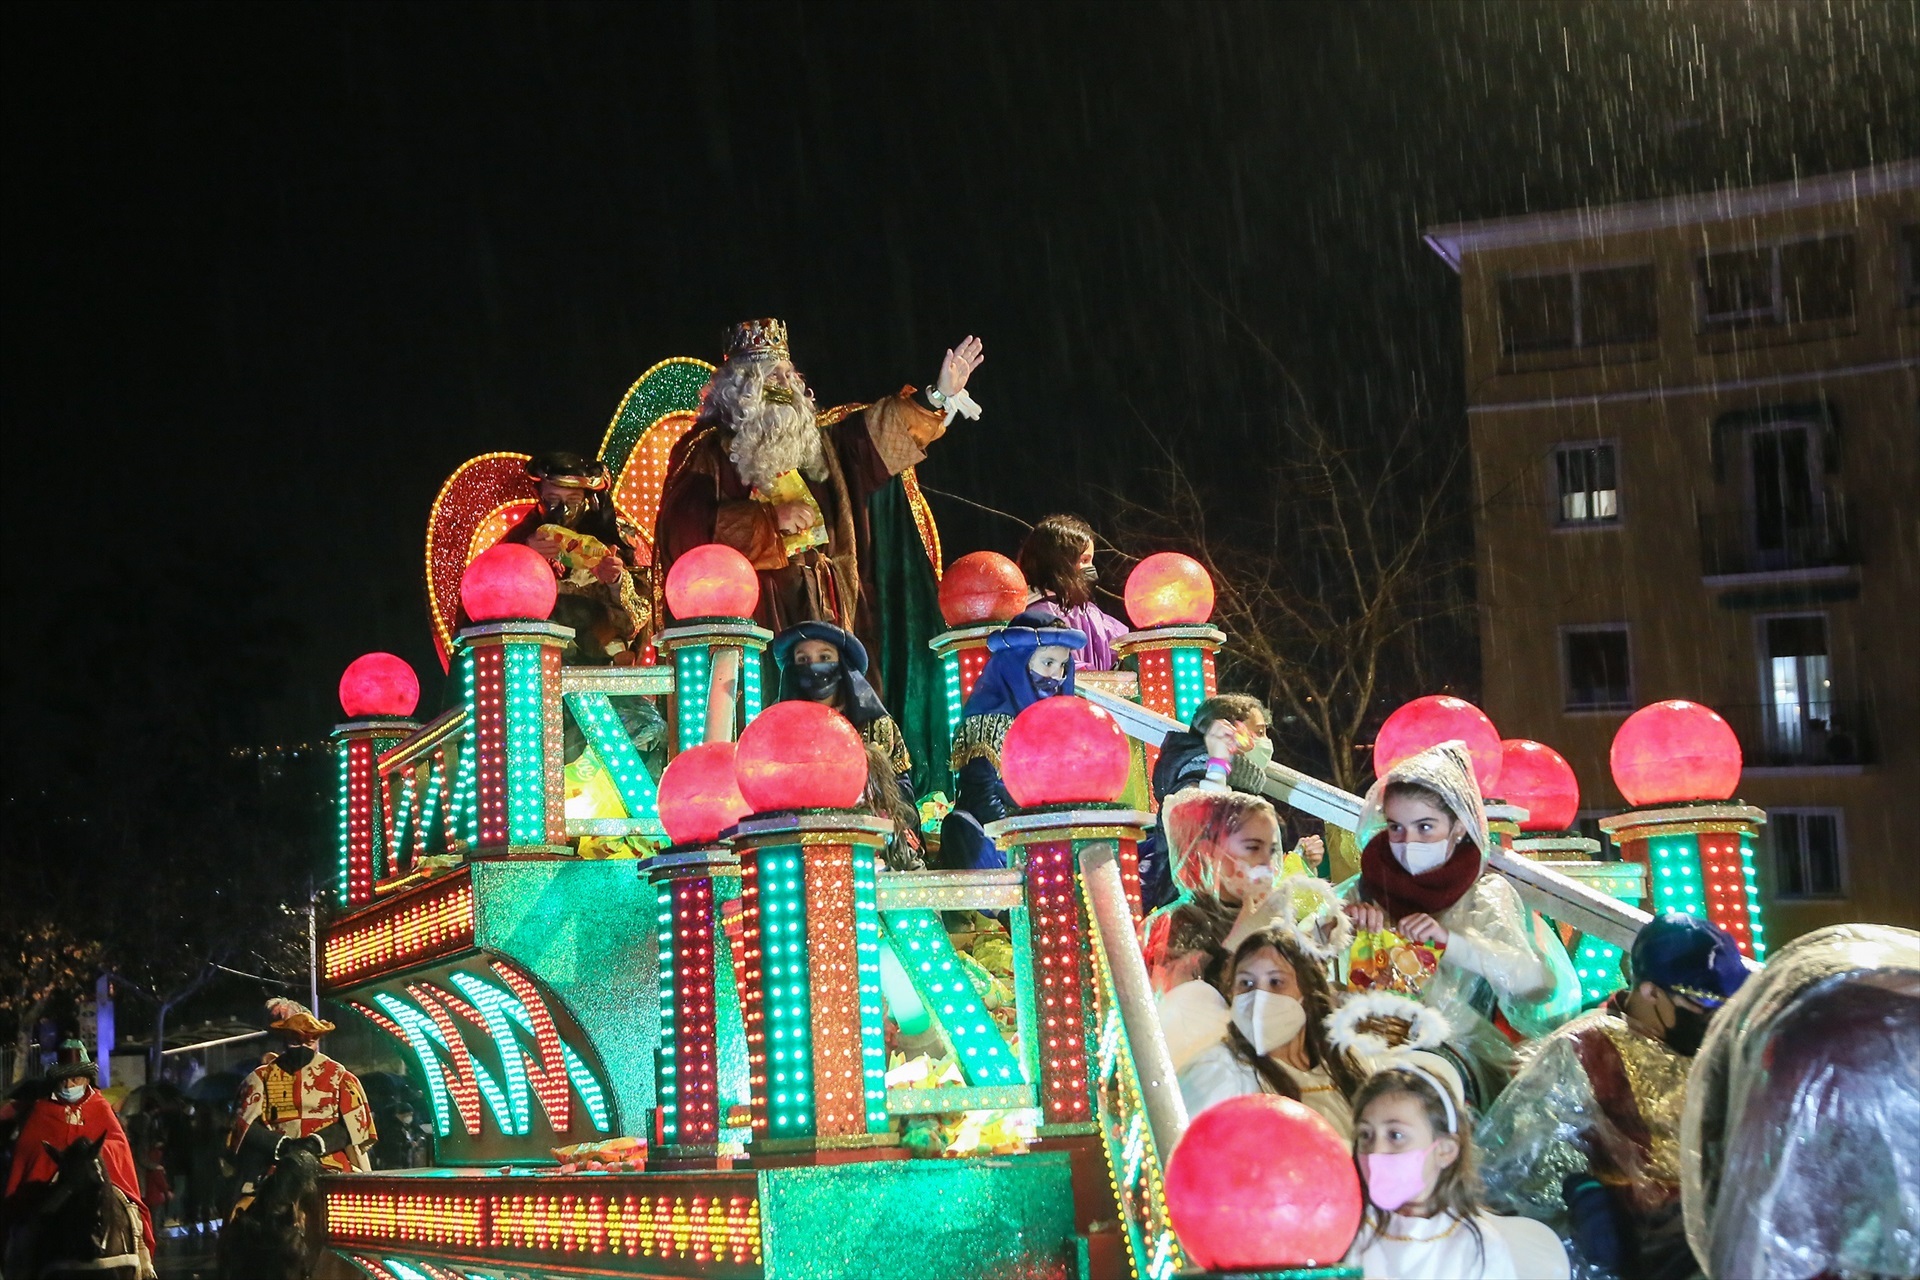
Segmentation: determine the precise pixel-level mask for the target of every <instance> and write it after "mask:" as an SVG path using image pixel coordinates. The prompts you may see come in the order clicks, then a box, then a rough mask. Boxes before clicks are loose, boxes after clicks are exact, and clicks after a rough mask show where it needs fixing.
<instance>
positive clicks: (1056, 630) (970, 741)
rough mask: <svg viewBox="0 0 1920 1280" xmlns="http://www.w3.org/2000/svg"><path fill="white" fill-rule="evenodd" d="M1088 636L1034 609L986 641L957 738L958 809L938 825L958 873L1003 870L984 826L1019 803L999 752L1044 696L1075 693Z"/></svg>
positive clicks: (943, 854) (948, 860) (943, 848)
mask: <svg viewBox="0 0 1920 1280" xmlns="http://www.w3.org/2000/svg"><path fill="white" fill-rule="evenodd" d="M1086 647H1087V636H1086V633H1085V632H1084V631H1076V630H1074V629H1073V628H1071V627H1067V626H1064V625H1062V624H1061V622H1060V620H1059V619H1058V618H1055V617H1053V616H1052V615H1051V614H1048V613H1042V612H1037V611H1035V610H1031V609H1029V610H1028V611H1026V612H1025V613H1021V614H1019V615H1017V616H1015V617H1014V619H1013V620H1012V621H1011V622H1009V623H1007V625H1006V626H1005V627H1003V628H1001V629H1000V630H999V631H996V632H994V633H993V634H992V635H991V636H989V637H988V638H987V649H988V652H989V656H988V658H987V665H986V666H985V667H984V668H982V669H981V671H980V678H979V679H978V680H976V681H975V682H974V686H973V692H972V693H971V694H970V695H968V697H967V703H966V706H965V707H964V708H962V712H961V720H960V729H959V732H957V733H956V734H954V738H953V758H952V761H951V763H952V766H953V776H954V784H955V790H956V791H957V792H958V793H959V794H958V795H957V797H956V798H955V805H954V810H953V812H952V813H950V814H948V815H947V818H946V821H945V822H943V823H942V824H941V827H940V862H941V865H942V866H945V867H948V868H954V869H959V870H969V869H976V868H1000V867H1004V866H1006V865H1007V860H1006V855H1004V854H1002V853H1001V852H1000V851H999V849H997V848H995V847H994V843H993V841H992V840H989V839H988V838H987V833H986V830H985V827H986V824H987V823H989V822H993V821H995V820H997V819H1000V818H1004V817H1006V816H1007V815H1008V814H1010V813H1012V812H1013V811H1014V810H1015V809H1016V808H1017V807H1018V806H1016V805H1015V804H1014V802H1013V797H1012V796H1010V795H1008V794H1007V788H1006V786H1005V784H1004V783H1002V782H1001V781H1000V747H1001V744H1002V743H1004V742H1005V741H1006V739H1007V729H1008V728H1009V727H1010V726H1011V725H1012V724H1013V718H1014V717H1015V716H1017V715H1019V714H1020V713H1021V712H1022V711H1025V710H1026V709H1027V708H1028V707H1030V706H1032V705H1033V704H1034V703H1036V702H1038V701H1040V700H1041V699H1042V698H1051V697H1054V696H1056V695H1058V694H1062V693H1067V694H1070V693H1072V692H1073V671H1074V655H1075V654H1076V653H1078V652H1079V651H1080V650H1082V649H1084V648H1086Z"/></svg>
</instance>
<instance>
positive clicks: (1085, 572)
mask: <svg viewBox="0 0 1920 1280" xmlns="http://www.w3.org/2000/svg"><path fill="white" fill-rule="evenodd" d="M1080 579H1081V581H1083V582H1098V581H1100V571H1099V570H1098V569H1096V568H1094V567H1093V566H1092V565H1087V566H1085V567H1084V568H1082V569H1081V570H1080Z"/></svg>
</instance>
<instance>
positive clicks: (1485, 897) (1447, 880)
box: [1341, 742, 1580, 1109]
mask: <svg viewBox="0 0 1920 1280" xmlns="http://www.w3.org/2000/svg"><path fill="white" fill-rule="evenodd" d="M1396 782H1405V783H1411V784H1413V785H1415V786H1418V787H1422V788H1424V789H1426V790H1428V791H1431V792H1433V793H1435V794H1436V795H1438V796H1439V797H1440V798H1441V800H1442V801H1443V802H1444V803H1445V805H1446V807H1447V808H1448V809H1449V810H1450V811H1451V812H1452V813H1453V815H1454V817H1456V818H1457V819H1458V820H1459V821H1460V822H1461V823H1462V824H1464V825H1465V827H1466V829H1467V833H1466V837H1465V838H1464V839H1463V840H1461V841H1460V843H1459V844H1458V845H1456V846H1455V847H1454V849H1453V852H1452V853H1451V855H1450V856H1449V857H1448V858H1447V860H1446V861H1445V862H1444V863H1442V864H1441V865H1440V866H1438V867H1436V868H1434V869H1433V870H1431V871H1426V872H1423V873H1421V874H1419V875H1415V874H1413V873H1411V872H1409V871H1408V870H1407V869H1406V868H1405V867H1404V866H1402V865H1401V864H1400V862H1399V860H1398V859H1397V858H1396V857H1395V856H1394V853H1393V851H1392V849H1391V847H1390V846H1389V843H1388V841H1387V832H1386V818H1385V815H1384V813H1383V812H1382V805H1383V802H1384V800H1385V796H1386V789H1387V787H1388V786H1389V785H1391V784H1393V783H1396ZM1356 835H1357V836H1358V838H1359V840H1360V844H1361V847H1362V852H1361V855H1360V874H1359V875H1358V876H1357V877H1355V878H1354V879H1353V880H1350V881H1348V882H1347V883H1346V884H1345V885H1342V886H1341V894H1342V896H1343V897H1345V898H1346V899H1348V900H1349V901H1358V902H1370V903H1374V904H1376V905H1378V906H1380V907H1381V908H1383V909H1384V910H1385V912H1386V914H1387V920H1388V922H1389V924H1390V925H1391V924H1392V923H1393V922H1395V921H1399V920H1402V919H1404V918H1406V917H1407V916H1409V915H1412V914H1414V913H1416V912H1424V913H1425V914H1427V915H1430V916H1432V917H1433V918H1434V919H1435V920H1437V921H1438V922H1439V923H1440V924H1441V925H1442V926H1443V927H1444V928H1445V929H1446V930H1447V935H1448V937H1447V944H1446V947H1445V949H1444V950H1443V951H1442V953H1441V956H1440V967H1439V970H1438V971H1437V972H1436V973H1435V974H1434V975H1433V977H1432V978H1430V979H1429V980H1428V982H1427V985H1426V988H1425V990H1424V991H1423V992H1422V993H1421V1000H1422V1002H1423V1003H1426V1004H1429V1005H1432V1006H1433V1007H1435V1008H1437V1009H1439V1010H1441V1011H1442V1012H1443V1013H1445V1014H1446V1018H1447V1022H1448V1024H1449V1025H1450V1026H1451V1027H1452V1028H1453V1038H1452V1039H1451V1040H1450V1041H1449V1042H1448V1044H1447V1049H1448V1051H1449V1053H1450V1054H1451V1055H1452V1056H1453V1057H1454V1058H1456V1059H1457V1060H1458V1061H1459V1062H1460V1063H1461V1065H1462V1066H1464V1067H1465V1068H1466V1071H1465V1076H1466V1081H1465V1082H1466V1085H1467V1090H1468V1102H1469V1103H1470V1104H1471V1105H1473V1106H1474V1107H1475V1108H1476V1109H1483V1108H1485V1107H1486V1106H1487V1105H1489V1104H1490V1103H1491V1102H1492V1101H1493V1099H1494V1097H1495V1096H1496V1095H1498V1094H1499V1092H1500V1090H1501V1089H1502V1088H1504V1087H1505V1086H1506V1083H1507V1081H1508V1080H1510V1079H1511V1078H1512V1075H1513V1068H1514V1056H1513V1049H1512V1046H1511V1044H1510V1043H1509V1042H1508V1040H1507V1038H1506V1037H1505V1036H1504V1035H1502V1034H1501V1033H1500V1031H1499V1029H1498V1028H1496V1027H1495V1026H1494V1025H1493V1022H1492V1018H1493V1015H1494V1011H1495V1009H1496V1008H1498V1009H1499V1011H1500V1012H1502V1013H1504V1014H1505V1015H1506V1018H1507V1021H1508V1022H1509V1023H1510V1024H1511V1025H1512V1026H1513V1028H1514V1029H1515V1030H1516V1031H1518V1032H1520V1034H1522V1035H1524V1036H1528V1037H1530V1038H1531V1037H1538V1036H1542V1035H1545V1034H1547V1033H1548V1032H1550V1031H1552V1030H1553V1029H1554V1028H1555V1027H1557V1026H1559V1025H1560V1024H1561V1023H1562V1022H1564V1021H1566V1020H1567V1018H1568V1017H1570V1016H1572V1014H1573V1013H1574V1012H1575V1011H1576V1010H1577V1009H1578V1008H1579V1003H1580V983H1579V979H1578V977H1577V976H1576V975H1575V974H1574V971H1573V963H1572V962H1571V961H1570V960H1569V959H1568V958H1567V952H1566V948H1565V946H1563V945H1562V944H1561V942H1560V939H1559V938H1558V937H1557V936H1555V935H1554V933H1553V932H1552V930H1551V929H1549V928H1547V927H1546V925H1545V923H1544V922H1542V921H1538V920H1530V919H1529V916H1528V912H1527V909H1526V908H1525V907H1524V906H1522V905H1521V902H1520V895H1519V894H1518V893H1516V892H1515V891H1514V888H1513V886H1512V885H1510V884H1508V883H1507V881H1506V880H1505V878H1504V877H1502V876H1500V875H1497V874H1488V873H1487V870H1486V852H1485V851H1486V850H1487V848H1488V847H1489V846H1490V837H1489V836H1488V834H1487V815H1486V807H1485V805H1484V803H1483V802H1482V800H1481V798H1480V787H1479V784H1478V783H1477V782H1476V781H1475V780H1474V776H1473V761H1472V758H1471V757H1470V756H1469V755H1468V754H1467V749H1466V745H1465V744H1464V743H1460V742H1445V743H1441V744H1440V745H1439V746H1436V747H1429V748H1428V749H1427V750H1425V751H1422V752H1420V753H1418V754H1417V755H1413V756H1409V757H1408V758H1407V759H1405V760H1402V761H1401V762H1400V763H1399V764H1397V765H1395V766H1394V767H1393V768H1391V769H1389V770H1388V771H1387V775H1386V776H1385V777H1384V778H1381V779H1380V780H1379V781H1377V782H1375V783H1374V784H1373V786H1372V788H1370V789H1369V790H1368V792H1367V798H1366V803H1365V804H1363V805H1362V806H1361V809H1360V820H1359V823H1358V829H1357V831H1356Z"/></svg>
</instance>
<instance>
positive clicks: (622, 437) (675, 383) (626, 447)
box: [600, 356, 713, 519]
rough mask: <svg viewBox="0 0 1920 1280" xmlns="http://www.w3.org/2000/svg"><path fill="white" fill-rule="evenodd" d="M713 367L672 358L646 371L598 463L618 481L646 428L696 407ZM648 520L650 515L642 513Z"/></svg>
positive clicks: (629, 395) (620, 413) (632, 390)
mask: <svg viewBox="0 0 1920 1280" xmlns="http://www.w3.org/2000/svg"><path fill="white" fill-rule="evenodd" d="M712 376H713V366H712V365H710V364H707V363H706V362H705V361H702V360H695V359H693V358H692V357H691V356H674V357H672V358H671V359H667V360H662V361H661V362H660V363H659V364H657V365H655V366H654V367H653V368H651V369H649V370H647V372H646V373H645V374H643V375H642V376H641V378H640V380H639V381H638V382H635V383H634V384H633V385H632V386H631V387H629V388H627V395H626V398H625V399H624V400H622V401H621V402H620V409H619V411H618V412H617V413H616V414H615V415H614V419H613V425H611V426H610V427H608V428H607V438H606V439H605V440H604V441H603V442H602V443H601V446H600V461H602V462H604V463H606V464H607V470H608V471H610V472H612V473H613V475H614V476H615V477H616V478H618V477H619V476H620V474H621V473H622V472H623V471H625V470H626V466H627V459H628V458H630V457H631V456H632V455H633V448H634V446H635V445H636V444H638V443H639V442H640V437H641V436H643V435H645V434H646V432H647V428H649V427H651V426H652V425H653V424H654V423H656V422H658V421H660V419H661V418H663V417H665V416H666V415H667V414H669V413H691V412H693V411H694V410H695V409H698V408H699V407H700V394H701V392H702V391H704V390H705V389H706V385H707V379H708V378H710V377H712ZM645 514H646V516H647V518H648V519H651V518H652V516H653V513H652V512H647V513H645Z"/></svg>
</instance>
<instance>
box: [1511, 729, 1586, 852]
mask: <svg viewBox="0 0 1920 1280" xmlns="http://www.w3.org/2000/svg"><path fill="white" fill-rule="evenodd" d="M1500 798H1501V799H1503V800H1505V801H1506V802H1507V803H1508V804H1517V805H1519V806H1520V807H1521V808H1522V809H1525V810H1526V811H1527V820H1526V821H1525V822H1523V823H1521V824H1520V829H1521V830H1522V831H1565V830H1566V829H1567V828H1569V827H1571V826H1572V825H1573V819H1574V815H1575V814H1577V813H1579V812H1580V780H1579V779H1578V778H1576V777H1574V776H1573V766H1572V765H1570V764H1568V763H1567V758H1566V757H1565V756H1563V755H1561V754H1560V753H1559V752H1558V751H1555V750H1554V749H1553V748H1552V747H1550V746H1548V745H1547V744H1546V743H1544V742H1534V741H1533V740H1531V739H1529V738H1508V739H1506V740H1505V741H1504V742H1502V743H1501V744H1500Z"/></svg>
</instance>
